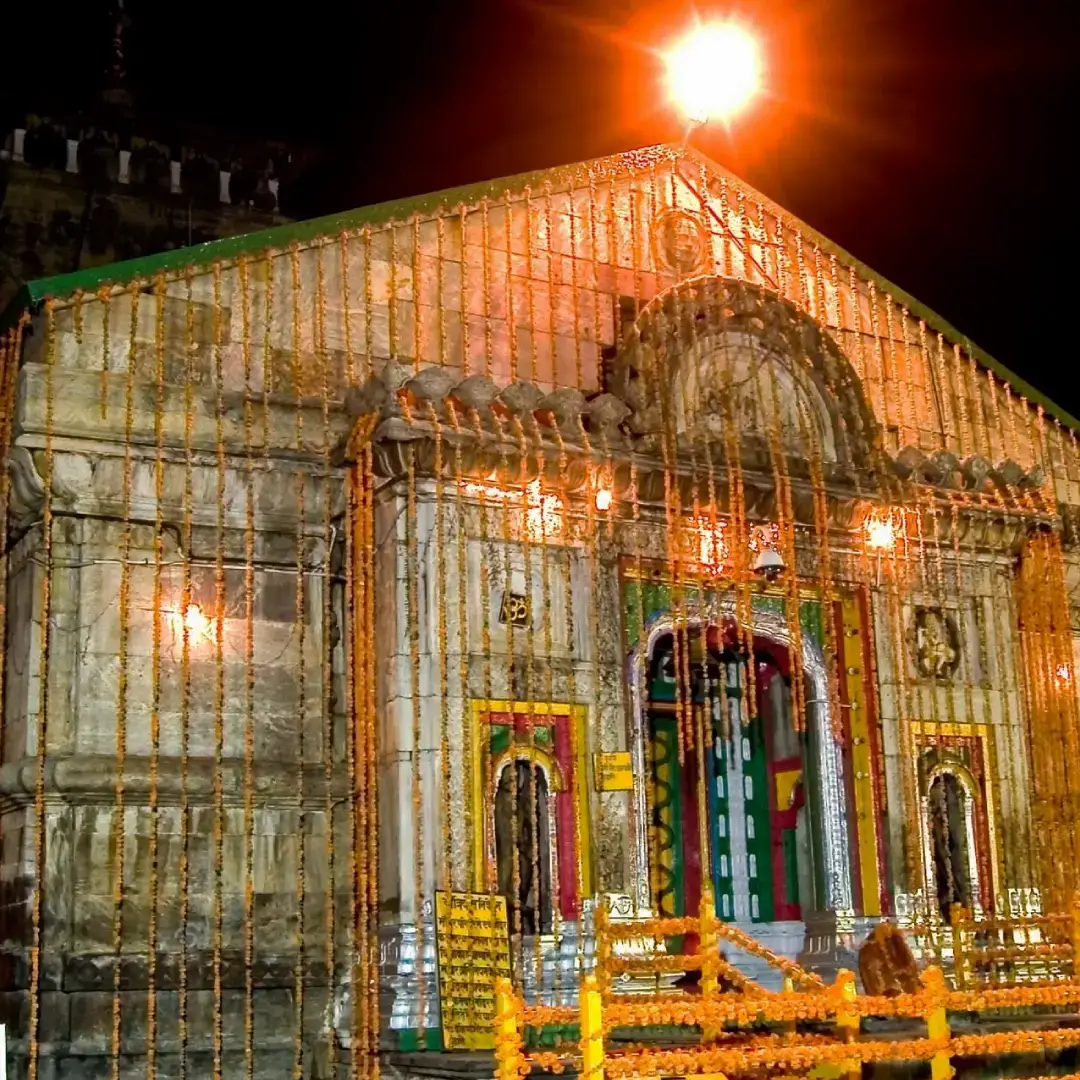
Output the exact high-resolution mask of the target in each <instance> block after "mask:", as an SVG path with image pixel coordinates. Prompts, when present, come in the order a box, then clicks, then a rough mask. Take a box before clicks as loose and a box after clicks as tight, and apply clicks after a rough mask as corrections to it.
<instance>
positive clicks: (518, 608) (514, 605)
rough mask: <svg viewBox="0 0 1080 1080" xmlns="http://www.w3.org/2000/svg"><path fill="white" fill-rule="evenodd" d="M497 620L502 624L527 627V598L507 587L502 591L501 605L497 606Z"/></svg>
mask: <svg viewBox="0 0 1080 1080" xmlns="http://www.w3.org/2000/svg"><path fill="white" fill-rule="evenodd" d="M499 622H501V623H502V624H503V625H504V626H514V627H519V628H522V629H526V628H528V625H529V598H528V597H527V596H524V595H523V594H522V593H518V592H511V590H510V589H507V590H506V592H504V593H503V599H502V606H501V607H500V608H499Z"/></svg>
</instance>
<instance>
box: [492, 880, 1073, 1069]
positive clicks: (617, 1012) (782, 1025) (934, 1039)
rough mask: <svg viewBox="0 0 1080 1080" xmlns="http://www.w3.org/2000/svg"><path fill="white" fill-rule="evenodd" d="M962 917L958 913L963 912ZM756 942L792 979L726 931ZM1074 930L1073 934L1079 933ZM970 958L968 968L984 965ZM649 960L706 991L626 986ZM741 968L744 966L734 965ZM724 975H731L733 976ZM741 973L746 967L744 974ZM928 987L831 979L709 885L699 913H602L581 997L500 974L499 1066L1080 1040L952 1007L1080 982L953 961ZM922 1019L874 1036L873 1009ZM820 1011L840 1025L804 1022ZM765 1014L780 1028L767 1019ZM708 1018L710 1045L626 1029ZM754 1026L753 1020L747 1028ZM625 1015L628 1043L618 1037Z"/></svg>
mask: <svg viewBox="0 0 1080 1080" xmlns="http://www.w3.org/2000/svg"><path fill="white" fill-rule="evenodd" d="M954 921H955V922H959V918H956V919H954ZM683 934H696V935H698V940H699V950H698V952H697V953H694V954H688V955H671V954H662V953H661V954H657V955H653V956H645V957H641V956H637V957H633V958H622V957H619V956H617V955H615V948H614V946H615V944H616V943H617V942H620V941H630V940H634V939H637V940H639V941H640V940H641V939H647V938H653V939H654V940H657V941H660V940H663V939H666V938H670V937H672V936H677V935H683ZM723 939H727V940H729V941H731V942H732V943H733V944H736V945H738V946H739V947H740V948H747V947H749V948H750V950H751V951H753V952H755V954H756V955H758V956H761V957H763V958H765V959H767V960H769V961H770V962H775V963H776V964H777V965H783V967H784V969H785V980H784V989H783V990H782V991H780V992H774V991H769V990H766V989H765V988H763V987H761V986H759V985H758V984H757V983H755V982H753V981H751V980H748V979H746V978H745V976H741V975H739V974H738V972H737V971H736V969H734V968H733V967H732V966H731V965H730V964H728V963H727V961H725V960H724V959H723V958H722V957H721V955H720V953H719V948H718V946H719V942H720V941H721V940H723ZM1071 944H1072V943H1070V947H1071ZM965 963H967V964H968V968H967V970H968V981H969V982H970V981H971V972H972V970H973V969H972V967H971V966H970V963H969V961H961V968H963V967H964V964H965ZM645 967H652V968H654V970H655V971H657V972H671V971H675V970H678V971H700V972H701V980H700V993H698V994H689V993H668V994H649V995H637V994H633V995H619V994H616V993H615V992H614V991H613V988H612V976H613V975H619V974H625V973H627V972H629V971H631V970H634V971H635V973H640V971H641V970H642V969H643V968H645ZM732 972H734V973H735V978H733V977H732V976H731V974H730V973H732ZM721 980H723V981H724V982H726V983H727V985H728V986H730V987H731V989H730V990H725V989H722V988H721ZM737 980H738V981H737ZM920 981H921V984H922V985H921V989H920V990H919V991H918V992H915V993H909V994H899V995H896V996H889V997H886V996H876V995H869V994H860V993H858V991H857V987H856V981H855V976H854V974H853V973H852V972H850V971H847V970H841V971H840V972H839V973H838V974H837V976H836V980H835V981H834V982H833V983H831V984H826V983H824V982H823V981H822V980H821V979H820V978H819V977H817V976H816V975H813V974H811V973H809V972H806V971H804V970H803V969H802V968H800V967H799V966H798V965H797V964H792V963H791V962H790V961H786V960H784V959H783V958H782V957H775V955H774V954H771V953H770V952H769V950H767V949H766V948H765V947H764V946H762V945H760V944H759V943H757V942H755V941H754V939H752V938H749V937H748V935H746V934H744V933H742V932H740V931H737V930H736V929H735V928H734V927H731V926H728V925H727V924H725V923H723V922H721V921H720V920H718V919H716V917H715V914H714V912H713V911H712V907H711V903H710V902H709V897H708V896H706V897H705V899H704V901H703V903H702V911H701V914H700V916H699V917H698V918H680V919H648V920H636V921H627V922H624V923H616V924H612V923H611V922H610V921H609V920H607V919H606V918H605V917H604V916H603V915H601V917H600V918H599V919H598V926H597V970H596V974H591V975H586V976H584V977H583V978H582V979H581V982H580V985H579V995H578V1006H577V1007H576V1008H574V1007H566V1006H563V1007H552V1006H544V1005H531V1004H527V1003H526V1002H525V1001H524V1000H523V999H522V998H521V997H520V996H518V995H517V994H516V993H515V992H514V989H513V987H512V985H511V983H510V982H509V980H506V979H499V980H497V981H496V984H495V998H496V1008H495V1012H496V1016H495V1027H496V1037H495V1057H496V1077H497V1080H520V1078H521V1077H525V1076H527V1075H529V1073H531V1072H533V1071H543V1072H551V1073H563V1072H565V1071H567V1070H572V1071H574V1072H577V1073H579V1074H580V1075H582V1076H584V1077H586V1078H587V1080H603V1078H604V1077H605V1076H607V1077H626V1078H630V1077H643V1076H656V1077H660V1076H695V1077H709V1078H710V1080H723V1078H724V1077H726V1076H729V1075H732V1076H733V1075H743V1074H746V1073H748V1072H753V1071H754V1070H760V1069H770V1070H780V1071H781V1072H782V1074H783V1075H788V1076H807V1077H815V1078H829V1077H845V1078H853V1077H857V1076H860V1075H861V1069H862V1066H863V1064H865V1063H868V1062H892V1061H896V1062H907V1061H925V1062H928V1063H929V1065H930V1075H931V1077H932V1080H948V1078H949V1077H952V1076H953V1075H954V1069H953V1065H952V1060H953V1059H955V1058H960V1057H963V1058H971V1057H984V1056H991V1055H1008V1054H1025V1053H1038V1052H1055V1051H1061V1050H1066V1049H1069V1048H1072V1047H1080V1029H1077V1028H1067V1027H1055V1028H1046V1029H1041V1030H1035V1029H1030V1030H1018V1031H1005V1032H1000V1031H999V1032H987V1033H977V1034H964V1035H960V1034H954V1033H953V1031H952V1029H951V1026H950V1021H949V1017H950V1015H951V1014H958V1013H964V1014H969V1015H971V1014H974V1015H976V1016H978V1017H980V1018H982V1017H983V1016H989V1015H991V1014H993V1015H995V1016H1000V1015H1001V1014H1002V1013H1006V1012H1007V1011H1009V1010H1016V1009H1020V1008H1025V1009H1030V1008H1043V1009H1047V1008H1050V1009H1060V1008H1071V1009H1078V1008H1080V982H1078V981H1077V980H1075V979H1074V978H1071V977H1070V978H1068V979H1067V981H1057V982H1042V983H1029V984H1026V985H1014V986H993V987H982V988H965V987H964V985H963V982H964V980H963V979H959V980H958V983H959V984H960V985H958V986H957V988H955V989H954V988H952V987H950V985H949V983H948V982H947V981H946V978H945V974H944V972H943V971H942V969H941V968H940V967H937V966H931V967H928V968H926V969H925V970H924V971H923V973H922V975H921V976H920ZM869 1017H874V1018H887V1019H900V1020H908V1021H921V1022H922V1023H923V1024H925V1035H920V1036H918V1037H908V1038H902V1039H884V1038H873V1037H869V1036H868V1037H865V1038H864V1037H863V1036H862V1034H861V1027H862V1020H863V1019H864V1018H869ZM808 1023H812V1024H814V1025H816V1026H818V1027H819V1028H820V1027H821V1026H830V1025H831V1028H832V1030H831V1032H829V1031H826V1032H825V1033H820V1032H817V1033H808V1032H803V1031H800V1030H799V1028H798V1025H799V1024H803V1025H805V1024H808ZM575 1024H576V1025H578V1027H579V1032H580V1034H579V1039H578V1040H577V1041H576V1042H574V1041H564V1042H562V1043H560V1044H558V1045H557V1046H556V1047H555V1048H554V1049H547V1050H536V1051H534V1050H528V1049H526V1039H525V1036H526V1031H527V1030H529V1029H532V1030H534V1031H536V1030H540V1029H543V1028H545V1027H560V1028H563V1029H564V1030H565V1028H566V1027H567V1026H570V1025H575ZM765 1025H769V1026H771V1027H772V1030H770V1031H762V1030H761V1028H762V1027H763V1026H765ZM661 1026H663V1027H672V1028H686V1029H696V1030H697V1032H699V1033H700V1040H699V1042H698V1044H697V1045H686V1044H685V1043H683V1044H682V1045H678V1046H667V1047H663V1046H660V1045H653V1044H648V1045H646V1044H643V1043H633V1042H627V1041H625V1038H624V1036H625V1035H626V1034H627V1033H628V1032H632V1031H633V1030H635V1029H638V1030H640V1029H647V1028H653V1029H655V1028H657V1027H661ZM751 1027H752V1028H753V1030H752V1031H748V1030H746V1029H748V1028H751ZM616 1029H618V1030H619V1031H620V1033H621V1037H620V1039H619V1041H618V1043H617V1044H613V1043H612V1042H611V1041H610V1036H611V1034H612V1032H613V1031H615V1030H616Z"/></svg>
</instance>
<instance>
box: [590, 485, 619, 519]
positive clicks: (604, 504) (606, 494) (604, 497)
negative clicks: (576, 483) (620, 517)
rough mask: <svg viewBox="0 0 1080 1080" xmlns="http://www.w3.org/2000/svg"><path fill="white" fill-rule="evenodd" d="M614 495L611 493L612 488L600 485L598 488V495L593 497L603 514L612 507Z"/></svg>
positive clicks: (597, 507)
mask: <svg viewBox="0 0 1080 1080" xmlns="http://www.w3.org/2000/svg"><path fill="white" fill-rule="evenodd" d="M613 498H614V496H613V495H612V494H611V488H607V487H600V488H597V489H596V495H595V496H594V498H593V503H594V505H595V506H596V509H597V510H599V511H600V513H601V514H606V513H607V512H608V511H609V510H610V509H611V502H612V499H613Z"/></svg>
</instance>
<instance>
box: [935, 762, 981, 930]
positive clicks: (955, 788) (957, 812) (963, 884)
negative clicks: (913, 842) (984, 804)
mask: <svg viewBox="0 0 1080 1080" xmlns="http://www.w3.org/2000/svg"><path fill="white" fill-rule="evenodd" d="M926 803H927V815H928V817H929V822H928V824H929V829H928V832H929V846H930V864H931V868H932V871H933V885H934V889H935V893H936V896H937V902H938V909H939V910H940V912H941V917H942V918H943V919H944V920H945V921H946V922H948V920H949V913H950V911H951V909H952V906H953V904H960V905H961V906H962V907H964V908H967V909H968V910H969V911H970V910H971V908H972V902H973V900H974V899H975V897H976V887H975V882H976V874H975V873H974V867H975V862H974V854H975V853H974V851H973V850H972V846H971V843H970V841H971V839H972V837H971V832H972V824H971V822H972V810H973V807H972V805H971V793H970V792H969V791H968V790H967V789H966V788H965V787H964V785H963V784H962V783H961V781H960V779H959V778H958V776H957V775H956V774H955V773H953V772H944V771H943V772H939V773H938V775H937V776H935V777H934V779H933V780H932V781H931V783H930V787H929V789H928V791H927V795H926Z"/></svg>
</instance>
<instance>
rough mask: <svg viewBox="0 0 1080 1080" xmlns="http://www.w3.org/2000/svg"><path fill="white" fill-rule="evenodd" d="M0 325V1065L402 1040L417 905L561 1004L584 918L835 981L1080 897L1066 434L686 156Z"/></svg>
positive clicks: (778, 217)
mask: <svg viewBox="0 0 1080 1080" xmlns="http://www.w3.org/2000/svg"><path fill="white" fill-rule="evenodd" d="M3 331H4V334H5V336H4V337H3V338H2V339H0V340H2V341H3V352H2V354H0V355H2V357H3V360H4V382H3V389H4V413H3V427H2V429H0V434H2V436H3V446H4V454H5V470H4V473H3V479H2V481H0V482H2V485H3V486H2V488H0V494H2V496H3V499H2V510H0V514H2V515H3V516H2V525H3V532H2V534H0V535H2V537H3V549H2V563H0V566H2V571H0V572H2V578H0V580H2V582H3V586H4V591H3V593H2V594H0V595H2V596H3V604H4V606H3V618H2V620H0V629H2V637H0V659H2V666H0V672H2V682H0V690H2V694H0V703H2V708H3V712H2V721H3V727H2V743H0V745H2V765H0V797H2V804H0V837H2V858H0V917H2V923H0V956H2V959H3V965H2V971H3V973H4V974H3V983H2V985H0V1019H2V1020H3V1022H4V1023H6V1024H7V1030H8V1033H9V1034H8V1038H9V1053H10V1055H11V1062H12V1064H11V1066H10V1068H11V1069H12V1071H13V1075H15V1076H19V1077H22V1076H27V1075H35V1076H40V1077H57V1078H59V1077H64V1078H75V1077H87V1078H89V1077H105V1076H115V1075H119V1076H121V1077H128V1076H135V1075H140V1076H147V1075H149V1076H161V1077H166V1076H167V1077H179V1076H190V1077H196V1076H200V1077H201V1076H222V1077H229V1078H232V1077H241V1076H251V1075H256V1076H260V1077H278V1076H285V1075H293V1076H301V1077H305V1078H306V1077H318V1076H323V1077H325V1076H329V1075H350V1076H351V1075H354V1074H359V1073H360V1072H363V1071H364V1069H366V1068H367V1067H368V1063H369V1062H370V1060H371V1057H372V1055H374V1054H376V1053H380V1054H382V1055H383V1056H384V1058H386V1059H387V1060H392V1061H393V1062H395V1063H396V1065H397V1066H398V1067H405V1066H404V1065H402V1061H404V1060H406V1059H403V1058H400V1057H395V1055H401V1054H409V1055H414V1054H423V1053H424V1052H430V1053H433V1054H434V1053H436V1052H439V1051H441V1050H442V1048H443V1046H444V1044H445V1042H446V1039H445V1034H446V1033H445V1030H444V1018H443V1016H442V1013H441V1004H442V1002H441V995H440V982H439V975H440V972H439V960H438V950H437V947H436V946H437V931H436V924H435V920H434V917H433V910H434V902H435V896H436V893H438V892H440V891H451V892H469V893H501V894H502V895H503V896H505V897H506V899H507V905H508V910H509V927H508V929H509V947H510V953H511V957H512V961H513V970H514V977H515V979H516V981H517V982H518V984H519V986H521V987H522V988H523V990H524V992H525V993H526V995H527V996H532V997H539V998H542V999H544V1000H547V1001H563V1002H571V1001H572V1000H573V999H574V997H575V994H576V983H577V980H578V977H579V975H580V973H581V972H582V971H583V970H586V969H588V968H589V966H590V965H591V964H592V963H593V948H592V929H591V928H592V913H593V912H594V911H595V910H596V905H598V904H604V905H606V906H607V907H609V908H610V909H611V910H612V911H614V912H615V913H623V912H625V913H630V914H634V913H641V912H652V913H657V912H660V913H664V914H671V915H676V916H677V915H683V914H692V913H693V912H695V911H696V910H697V905H698V903H699V901H700V899H701V897H702V895H703V894H704V893H705V892H706V891H710V892H711V893H712V895H713V896H714V898H715V902H716V905H717V910H718V911H719V912H720V914H721V916H722V917H723V918H724V919H726V920H729V921H731V922H733V923H735V924H737V925H738V926H740V927H742V928H743V929H745V930H746V931H747V932H749V933H751V934H753V935H754V936H755V937H757V938H758V939H759V940H760V941H762V942H763V943H764V944H765V945H767V946H768V947H769V948H771V949H773V950H774V951H776V952H777V953H779V954H781V955H784V956H786V957H789V958H790V959H798V960H799V962H801V963H804V964H806V965H807V966H810V967H814V968H817V969H818V970H820V971H822V972H823V973H827V972H834V971H835V970H836V968H837V967H838V966H839V965H841V964H842V963H850V960H851V950H852V949H853V948H854V947H855V946H857V944H858V942H859V940H860V935H862V934H864V933H865V932H866V930H867V928H868V927H870V926H872V925H873V924H874V923H875V922H877V921H878V920H880V919H882V918H889V917H904V918H907V917H915V916H917V917H919V918H920V919H922V920H924V921H928V922H930V923H933V922H935V920H936V922H937V923H938V924H940V922H941V920H942V919H943V918H947V915H948V910H949V908H950V907H951V906H952V905H953V904H960V905H962V906H964V907H965V908H967V909H968V910H970V911H972V912H974V913H975V915H976V916H977V917H978V916H980V915H987V916H989V915H991V914H994V913H997V914H999V915H1002V916H1008V915H1010V914H1013V915H1015V914H1020V913H1022V912H1023V911H1026V910H1029V909H1031V908H1033V907H1040V906H1041V907H1047V908H1049V907H1053V906H1055V905H1056V904H1058V903H1060V902H1063V900H1062V898H1063V897H1065V896H1067V895H1068V894H1069V893H1070V892H1071V890H1072V889H1073V888H1074V885H1075V882H1074V880H1073V876H1074V874H1075V870H1074V869H1073V867H1075V865H1077V863H1076V860H1075V858H1073V855H1074V853H1073V852H1072V851H1071V850H1070V848H1069V846H1068V845H1069V837H1070V836H1071V835H1074V833H1075V830H1073V829H1071V828H1070V826H1071V821H1072V819H1071V817H1070V816H1069V813H1070V811H1069V807H1071V805H1072V803H1071V801H1070V800H1072V799H1073V797H1074V796H1075V794H1076V790H1077V789H1076V784H1077V783H1078V780H1077V778H1076V776H1075V775H1074V772H1075V766H1074V764H1073V763H1072V762H1070V761H1069V760H1068V759H1067V753H1066V752H1067V751H1068V750H1069V748H1071V747H1074V746H1075V745H1076V743H1075V738H1076V720H1077V717H1076V711H1077V698H1076V692H1075V687H1074V685H1073V684H1074V681H1075V670H1076V669H1075V662H1074V657H1073V652H1072V648H1073V637H1072V632H1071V629H1070V626H1071V625H1072V623H1071V620H1070V614H1071V612H1070V608H1069V601H1068V597H1069V596H1070V595H1071V593H1069V590H1070V589H1071V588H1073V587H1074V584H1075V582H1076V580H1077V570H1078V559H1077V554H1076V552H1077V547H1076V543H1077V539H1076V538H1077V533H1076V520H1077V511H1078V509H1080V455H1078V454H1077V449H1076V442H1075V433H1074V425H1075V421H1073V420H1072V419H1071V418H1070V417H1069V416H1068V415H1067V414H1065V413H1063V412H1062V411H1061V410H1058V409H1056V408H1055V407H1054V406H1052V405H1051V404H1050V403H1049V402H1044V401H1041V400H1040V399H1039V398H1038V396H1037V395H1036V394H1035V393H1034V392H1033V391H1032V390H1031V389H1030V388H1029V387H1027V386H1026V385H1025V384H1024V383H1023V382H1022V381H1020V380H1019V379H1017V378H1016V377H1015V376H1013V375H1012V374H1011V373H1009V372H1008V371H1007V370H1005V369H1004V368H1002V367H1001V366H1000V365H999V364H997V363H996V361H994V360H992V358H990V357H987V356H985V355H984V354H982V353H979V352H977V351H973V350H971V348H970V346H969V345H968V344H967V343H966V342H965V341H964V340H963V339H960V338H959V337H958V336H956V335H955V334H954V332H953V331H952V329H951V328H950V327H948V326H947V325H946V324H944V323H943V322H942V321H941V320H940V319H939V318H938V317H937V316H935V315H934V314H933V313H932V312H929V311H926V310H925V309H923V308H922V307H921V306H920V305H918V304H917V302H916V301H914V300H913V299H912V298H910V297H908V296H906V295H905V294H903V293H901V292H899V291H898V290H896V289H895V288H894V287H892V286H891V285H889V283H887V282H885V281H883V280H882V279H881V278H879V277H877V276H876V275H874V274H873V273H872V272H871V271H869V270H868V269H866V268H865V267H863V266H862V265H861V264H859V263H857V262H856V261H855V260H853V259H852V258H851V257H850V256H849V255H847V254H846V253H845V252H843V251H841V250H839V249H837V248H836V247H835V246H834V245H832V244H830V243H829V242H828V241H827V240H825V239H824V238H823V237H820V236H818V235H816V234H815V233H813V232H812V231H811V230H810V229H809V228H807V227H806V226H804V225H802V224H801V223H799V222H797V221H795V220H794V219H792V218H791V217H790V215H788V214H786V213H785V212H784V211H783V210H781V209H780V208H779V207H776V206H774V205H773V204H771V203H769V202H768V201H767V200H765V199H764V198H763V197H762V196H761V195H759V194H758V193H757V192H754V191H753V190H752V189H750V188H748V187H746V186H745V185H744V184H742V183H741V182H740V181H738V180H737V179H736V178H734V177H732V176H730V175H728V174H726V173H724V172H723V171H722V170H721V169H719V168H718V167H716V166H715V165H713V164H712V163H711V162H709V161H707V160H705V159H702V158H700V157H699V156H698V155H696V154H695V153H694V152H692V151H689V150H685V149H679V150H675V149H669V148H655V149H651V150H647V151H641V152H637V153H634V154H628V155H624V156H620V157H618V158H612V159H604V160H601V161H595V162H590V163H585V164H582V165H577V166H573V167H569V168H564V169H554V170H550V171H547V172H543V173H538V174H533V175H529V176H525V177H515V178H510V179H507V180H503V181H497V182H494V183H491V184H485V185H478V186H476V187H473V188H464V189H460V190H457V191H454V192H449V193H440V194H438V195H434V196H430V197H425V198H422V199H417V200H410V201H407V202H403V203H400V204H393V205H387V206H379V207H373V208H370V209H367V210H362V211H357V212H355V213H353V214H346V215H342V216H338V217H335V218H331V219H323V220H319V221H314V222H307V223H303V224H301V225H295V226H293V225H290V226H284V227H283V228H279V229H272V230H269V231H267V232H264V233H259V234H255V235H253V236H247V237H243V238H236V239H230V240H223V241H219V242H215V243H211V244H206V245H203V246H201V247H199V248H193V249H190V250H186V251H180V252H170V253H167V254H165V255H162V256H156V257H152V258H147V259H142V260H136V261H132V262H128V263H118V264H115V265H111V266H105V267H101V268H97V269H94V270H88V271H83V272H80V273H77V274H72V275H68V276H65V277H58V278H54V279H50V280H46V281H42V282H37V283H34V284H32V285H30V286H28V287H26V288H25V289H24V290H23V292H22V293H20V295H19V296H18V297H16V299H15V300H14V301H13V303H12V305H11V306H10V307H9V309H8V311H7V314H6V316H5V323H4V326H3ZM1035 790H1040V791H1044V792H1045V793H1046V798H1045V800H1034V799H1032V797H1031V795H1032V792H1033V791H1035ZM733 959H734V960H735V962H737V963H738V964H740V965H741V966H743V968H744V970H745V971H746V972H747V973H748V974H750V975H751V976H752V977H755V978H760V979H762V981H763V982H765V983H766V984H768V979H769V973H768V971H767V970H766V968H765V967H764V966H763V965H761V964H759V963H758V962H757V961H756V960H755V958H754V957H751V956H736V957H733ZM407 1060H408V1061H409V1062H411V1063H412V1064H411V1065H409V1066H408V1067H410V1068H421V1067H422V1066H419V1065H417V1064H416V1062H417V1060H418V1059H417V1058H415V1057H408V1058H407Z"/></svg>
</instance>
